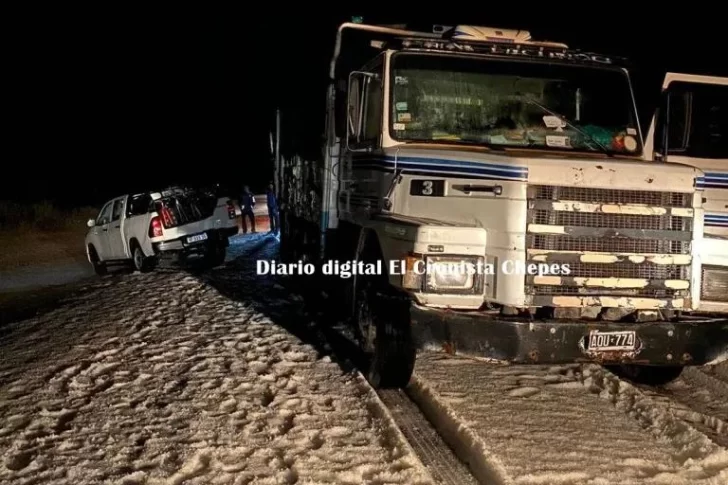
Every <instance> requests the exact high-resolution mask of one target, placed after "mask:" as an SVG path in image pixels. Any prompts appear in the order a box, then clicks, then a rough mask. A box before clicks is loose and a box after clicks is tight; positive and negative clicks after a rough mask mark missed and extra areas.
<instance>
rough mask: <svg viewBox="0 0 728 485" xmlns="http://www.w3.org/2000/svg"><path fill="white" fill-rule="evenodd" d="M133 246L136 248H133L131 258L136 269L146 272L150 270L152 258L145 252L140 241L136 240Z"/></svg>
mask: <svg viewBox="0 0 728 485" xmlns="http://www.w3.org/2000/svg"><path fill="white" fill-rule="evenodd" d="M133 248H134V249H132V253H131V255H132V256H131V260H132V264H133V265H134V270H135V271H139V272H140V273H145V272H147V271H149V270H150V269H151V267H152V264H151V260H150V258H148V257H147V256H146V255H145V254H144V251H142V248H141V246H139V243H136V242H135V243H134V246H133Z"/></svg>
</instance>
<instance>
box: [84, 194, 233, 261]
mask: <svg viewBox="0 0 728 485" xmlns="http://www.w3.org/2000/svg"><path fill="white" fill-rule="evenodd" d="M87 225H88V227H89V231H88V233H87V235H86V239H85V246H86V254H87V257H88V261H89V263H91V264H92V265H93V267H94V271H95V272H96V274H99V275H102V274H105V273H106V271H107V266H109V265H118V264H124V265H128V264H131V265H132V266H133V268H134V269H135V270H137V271H148V270H150V269H152V268H154V267H155V266H156V263H157V262H158V261H159V260H160V259H161V258H163V257H165V256H169V257H171V259H175V260H183V259H185V258H186V257H187V256H191V255H196V256H201V257H203V258H204V259H205V261H206V263H208V264H209V265H210V266H216V265H219V264H222V263H223V262H224V260H225V255H226V250H227V246H228V244H229V243H228V238H229V237H230V236H232V235H235V234H237V232H238V227H237V222H236V217H235V206H234V204H233V202H232V201H231V200H229V199H227V198H225V197H219V198H218V197H215V196H213V195H211V194H209V193H204V192H201V191H196V190H191V189H185V188H170V189H167V190H164V191H160V192H145V193H141V194H126V195H122V196H119V197H115V198H113V199H111V200H109V201H108V202H106V204H104V206H103V208H102V209H101V211H100V212H99V214H98V216H97V217H96V218H95V219H90V220H89V221H88V223H87Z"/></svg>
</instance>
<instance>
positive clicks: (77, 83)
mask: <svg viewBox="0 0 728 485" xmlns="http://www.w3.org/2000/svg"><path fill="white" fill-rule="evenodd" d="M348 10H349V12H345V13H327V14H325V15H321V14H315V15H314V14H309V17H310V19H309V20H306V21H301V20H300V18H304V17H296V16H289V17H285V18H280V19H279V18H275V19H270V18H269V19H255V23H254V24H249V23H246V21H245V18H243V17H241V16H234V15H223V14H219V15H212V16H208V15H202V14H201V15H199V16H198V17H195V16H192V15H189V16H187V15H185V16H182V17H183V18H182V17H181V18H177V17H175V16H169V17H166V19H165V17H161V18H153V19H152V18H149V17H147V18H146V19H145V18H142V17H135V18H126V17H125V16H123V15H119V16H111V15H110V14H107V17H106V18H105V22H107V23H101V22H98V21H97V22H95V23H91V22H88V21H87V19H85V18H84V17H78V18H75V19H64V21H63V23H62V24H56V23H50V25H51V26H50V27H48V26H44V25H43V26H42V23H41V22H39V23H37V24H36V25H35V26H34V28H32V29H28V30H26V31H25V35H24V36H23V37H22V38H21V41H19V42H18V45H21V46H23V47H22V49H20V50H18V51H16V52H15V54H14V55H15V56H16V59H17V61H18V63H17V67H16V68H14V69H12V70H10V71H9V72H10V73H11V74H10V75H11V83H13V84H15V83H17V84H16V87H17V89H16V93H17V94H16V95H15V96H13V101H16V102H17V109H16V110H15V111H14V112H13V113H12V118H11V119H12V120H13V121H14V122H13V123H12V124H11V127H12V128H11V130H12V131H11V133H12V135H11V150H10V151H9V154H8V155H7V156H6V158H5V167H4V174H3V177H2V181H3V183H2V187H1V189H2V195H1V196H0V199H11V200H17V201H22V202H34V201H39V200H52V201H55V202H57V203H62V204H63V203H65V204H68V205H86V204H99V203H100V202H102V201H103V200H105V199H107V198H110V197H113V196H116V195H120V194H123V193H126V192H133V191H137V190H145V189H148V188H151V187H155V186H160V185H168V184H170V183H175V182H192V181H194V182H213V181H220V182H222V183H223V184H225V185H227V186H228V187H229V188H230V190H231V191H232V192H234V193H237V191H239V190H240V188H242V186H243V185H244V184H248V185H250V186H251V187H253V189H254V190H256V191H262V190H263V187H264V185H265V183H266V182H267V181H268V180H269V179H270V177H271V175H270V171H271V169H272V166H271V163H270V160H271V156H270V150H269V143H270V142H269V132H270V131H271V130H273V129H274V128H275V111H276V109H277V108H280V109H281V112H282V134H283V144H282V148H283V150H284V151H286V152H290V151H291V150H294V149H296V150H298V151H301V152H303V153H305V154H307V155H308V156H310V157H313V156H317V155H318V153H319V150H320V148H319V147H320V142H321V135H322V131H323V125H324V101H325V89H326V81H327V74H328V63H329V61H330V57H331V52H332V49H333V45H334V39H335V34H336V27H337V26H338V24H340V23H342V22H346V21H349V20H351V18H352V16H353V15H362V16H363V19H364V21H365V22H366V23H388V24H396V23H408V22H407V19H408V16H407V15H397V16H395V15H391V16H386V15H381V14H380V15H368V14H367V13H366V12H364V11H361V10H357V9H348ZM625 11H626V10H625V9H624V8H622V7H620V8H618V9H613V10H610V11H609V15H605V17H604V18H598V17H597V16H595V15H591V14H590V15H584V14H579V12H578V11H568V10H566V11H565V12H566V13H559V14H557V13H550V12H548V11H546V12H544V11H541V10H540V9H539V11H538V12H530V13H529V12H519V13H518V15H514V14H512V13H511V14H510V15H509V13H508V12H505V11H504V12H488V13H487V14H477V13H476V14H473V13H468V14H467V15H460V16H459V17H460V20H458V18H457V16H454V15H452V14H448V15H443V16H441V17H439V18H438V17H437V16H436V15H430V17H431V18H425V17H424V16H423V15H421V14H418V15H417V16H411V18H412V21H413V22H409V23H415V24H422V25H432V24H436V23H439V24H447V25H453V24H457V23H460V24H471V25H488V26H494V27H503V28H521V29H525V30H529V31H531V33H532V35H533V37H534V38H540V39H546V40H553V41H561V42H566V43H567V44H569V45H570V47H573V48H579V49H583V50H589V51H597V52H604V53H607V54H614V55H621V56H626V57H628V58H630V59H631V60H632V61H633V63H634V64H636V65H637V66H638V67H639V73H638V74H639V79H640V80H643V81H644V82H645V86H647V88H645V90H644V91H643V92H639V91H638V96H641V98H640V97H638V103H649V101H650V100H649V96H650V94H651V95H653V96H656V95H657V94H658V91H659V83H660V81H661V78H662V75H663V74H664V72H665V71H668V70H675V71H685V72H701V73H713V74H726V68H725V66H723V65H721V64H722V63H721V57H720V56H719V54H720V52H719V47H720V46H721V45H724V44H726V43H725V41H724V40H723V39H722V38H721V35H722V32H721V31H720V30H719V29H718V28H713V24H715V23H716V22H717V21H718V19H717V18H716V19H715V20H713V19H712V18H710V17H711V16H710V15H709V13H706V14H705V18H703V19H700V20H699V21H698V20H695V21H693V22H691V20H690V19H689V18H687V17H688V16H687V15H685V14H682V13H681V15H680V18H679V19H678V18H672V19H671V18H668V19H664V20H663V19H661V20H660V21H654V22H651V21H649V20H645V18H644V17H642V18H634V19H629V18H625V19H623V18H621V17H622V16H624V17H627V15H625V14H623V13H622V12H625ZM577 14H578V15H577ZM635 17H639V16H638V15H635ZM715 17H717V16H715ZM464 18H467V20H463V19H464ZM607 18H609V21H607V20H605V19H607ZM576 21H579V22H580V23H579V24H578V25H577V24H576ZM648 23H649V26H648V27H649V28H650V31H647V30H646V27H645V26H644V25H646V24H648ZM688 23H689V24H691V25H686V24H688ZM643 24H644V25H643ZM22 41H25V42H22ZM698 47H700V48H698ZM13 81H14V82H13ZM653 88H654V92H652V91H651V90H652V89H653ZM645 93H649V94H645ZM13 146H14V147H15V148H13ZM46 163H48V164H49V165H50V167H49V168H47V169H46V168H45V167H43V165H45V164H46ZM11 166H12V167H13V168H12V169H11V168H10V167H11ZM188 166H193V167H196V168H195V169H194V170H190V169H189V168H187V167H188ZM16 167H17V168H16ZM230 195H234V194H230Z"/></svg>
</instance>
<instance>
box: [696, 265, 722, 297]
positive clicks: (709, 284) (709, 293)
mask: <svg viewBox="0 0 728 485" xmlns="http://www.w3.org/2000/svg"><path fill="white" fill-rule="evenodd" d="M700 299H701V300H705V301H719V302H728V267H721V266H703V279H702V284H701V289H700Z"/></svg>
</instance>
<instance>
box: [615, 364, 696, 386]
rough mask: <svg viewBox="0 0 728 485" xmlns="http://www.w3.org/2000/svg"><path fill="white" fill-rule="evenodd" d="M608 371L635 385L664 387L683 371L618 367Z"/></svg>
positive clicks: (640, 366) (647, 366) (653, 367)
mask: <svg viewBox="0 0 728 485" xmlns="http://www.w3.org/2000/svg"><path fill="white" fill-rule="evenodd" d="M607 368H608V369H609V370H611V371H612V372H614V373H615V374H617V375H618V376H620V377H624V378H626V379H628V380H630V381H633V382H635V383H637V384H646V385H648V386H664V385H665V384H669V383H670V382H672V381H674V380H675V379H677V378H678V377H680V374H681V373H682V371H683V366H681V365H675V366H664V367H663V366H651V365H632V364H629V365H620V366H609V367H607Z"/></svg>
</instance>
